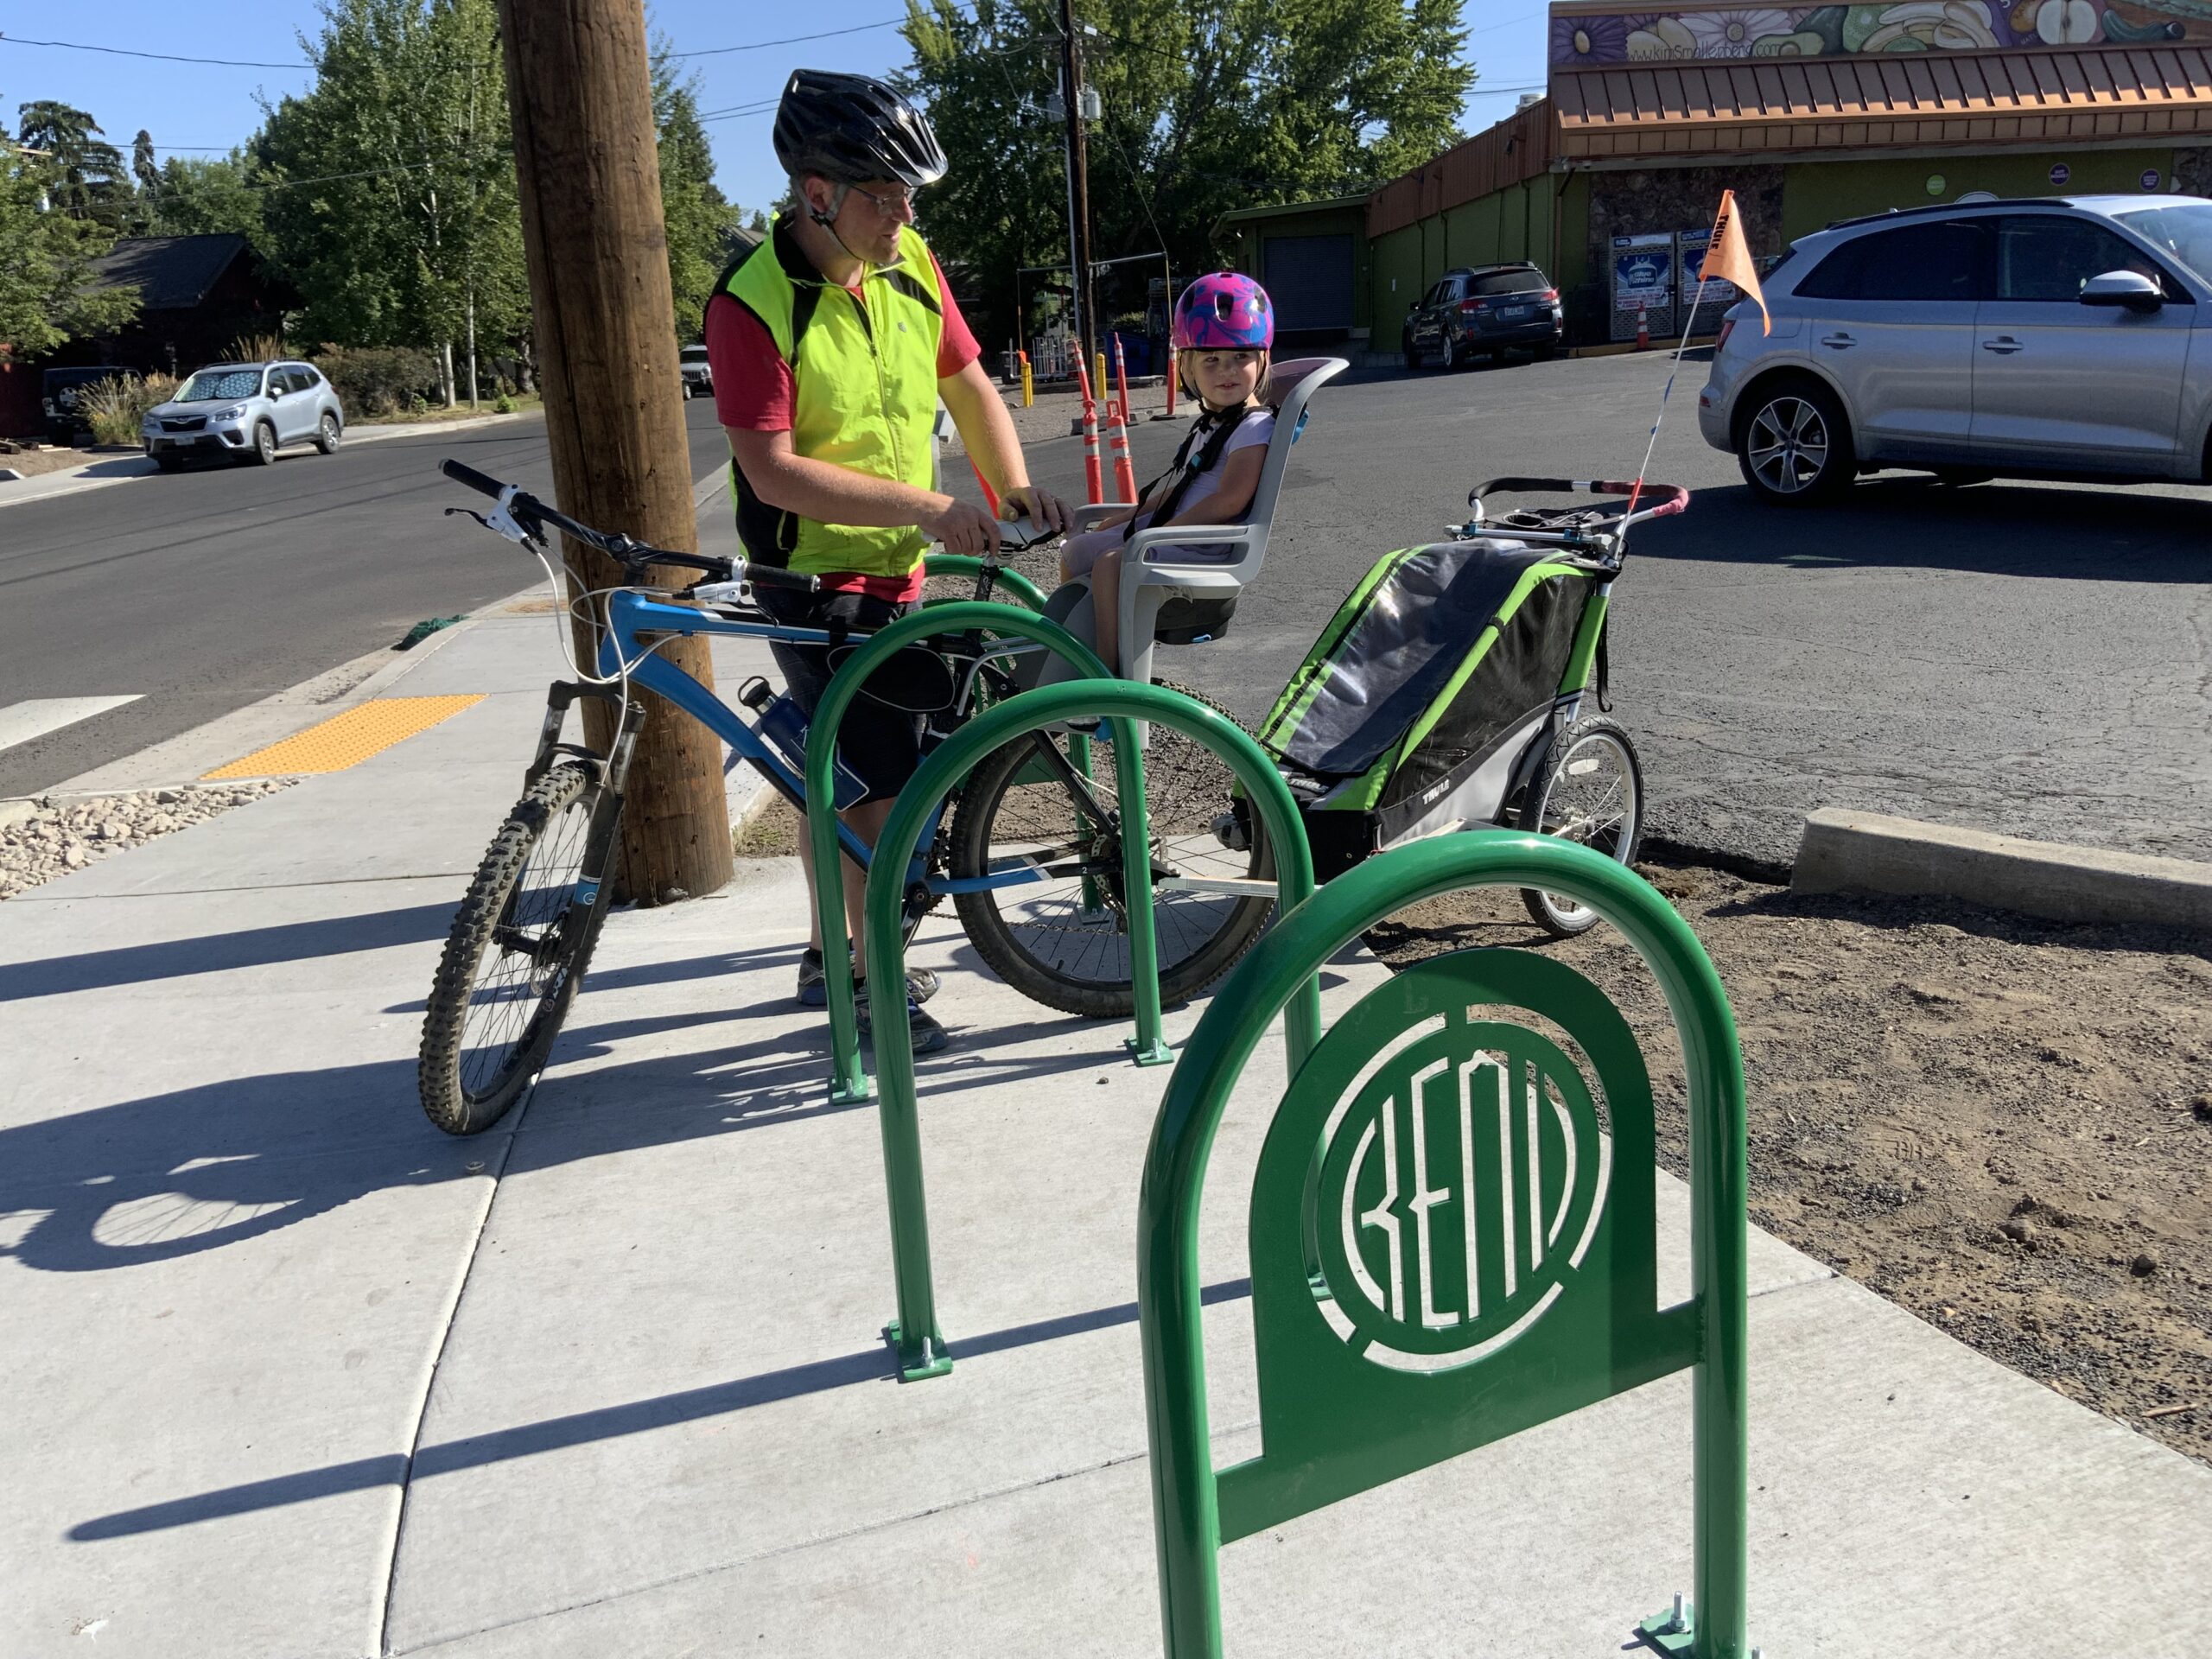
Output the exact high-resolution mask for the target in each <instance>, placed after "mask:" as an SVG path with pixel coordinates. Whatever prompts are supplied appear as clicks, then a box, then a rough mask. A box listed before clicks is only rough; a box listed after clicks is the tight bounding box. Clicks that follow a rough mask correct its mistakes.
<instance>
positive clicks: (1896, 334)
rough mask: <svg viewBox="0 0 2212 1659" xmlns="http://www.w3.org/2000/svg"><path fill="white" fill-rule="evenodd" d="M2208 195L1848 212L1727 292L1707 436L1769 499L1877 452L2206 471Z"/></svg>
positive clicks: (1943, 468) (1915, 461) (2042, 473)
mask: <svg viewBox="0 0 2212 1659" xmlns="http://www.w3.org/2000/svg"><path fill="white" fill-rule="evenodd" d="M2204 272H2212V201H2205V200H2201V199H2199V198H2196V197H2192V196H2153V195H2143V196H2067V197H2050V198H2037V199H2031V200H2014V201H2000V200H1995V199H1993V198H1990V199H1984V200H1978V201H1960V202H1955V203H1952V204H1950V205H1949V206H1948V207H1922V208H1915V209H1912V210H1910V211H1909V212H1904V213H1885V214H1882V215H1880V216H1879V217H1877V218H1872V219H1853V220H1851V221H1848V222H1847V223H1845V224H1841V225H1835V226H1830V227H1829V228H1828V229H1827V230H1825V231H1821V232H1818V233H1816V234H1815V235H1812V236H1808V237H1806V238H1803V239H1802V241H1800V242H1798V243H1797V244H1796V245H1794V246H1793V247H1792V248H1791V249H1790V250H1789V252H1787V253H1786V254H1784V255H1783V257H1782V261H1781V263H1780V264H1777V266H1776V267H1775V269H1774V271H1773V273H1772V274H1771V275H1770V277H1768V278H1767V279H1766V281H1765V283H1764V289H1765V292H1766V298H1767V305H1768V307H1769V308H1770V310H1771V311H1772V313H1773V315H1774V332H1773V333H1772V334H1766V335H1762V334H1761V333H1760V331H1759V326H1758V325H1759V313H1758V307H1757V306H1756V305H1753V304H1751V302H1749V301H1745V302H1743V303H1741V304H1739V305H1737V306H1735V307H1734V308H1732V309H1731V310H1730V311H1729V313H1728V315H1727V318H1726V321H1724V322H1723V324H1722V327H1721V332H1720V339H1719V345H1718V346H1717V347H1716V349H1715V350H1714V352H1713V372H1712V375H1711V377H1710V378H1708V379H1707V382H1706V386H1705V391H1704V392H1703V393H1702V394H1701V395H1700V397H1699V398H1698V424H1699V426H1700V428H1701V429H1702V430H1703V431H1704V433H1705V438H1706V442H1708V443H1710V444H1712V445H1713V448H1717V449H1730V450H1733V451H1734V452H1735V454H1736V457H1737V460H1738V463H1739V464H1740V465H1741V467H1742V468H1743V472H1744V480H1745V482H1746V483H1747V484H1749V485H1750V486H1751V488H1752V490H1753V491H1754V492H1756V493H1758V495H1760V496H1761V497H1763V498H1764V499H1766V500H1768V501H1771V502H1775V503H1778V504H1783V505H1802V504H1806V503H1809V502H1814V501H1819V500H1822V499H1831V498H1833V497H1834V495H1835V494H1836V493H1838V492H1839V491H1840V490H1842V489H1844V488H1845V487H1846V486H1848V485H1849V484H1850V483H1851V481H1852V480H1853V478H1854V477H1856V476H1857V475H1858V474H1860V473H1867V472H1874V471H1877V470H1878V469H1880V468H1882V467H1912V468H1917V469H1921V470H1924V471H1929V472H1933V473H1935V474H1936V475H1937V476H1939V477H1941V478H1944V479H1946V480H1951V481H1954V482H1958V483H1978V482H1980V481H1981V480H1985V479H1990V478H1996V477H1999V476H2003V477H2008V478H2052V479H2074V480H2099V481H2101V482H2106V483H2113V482H2127V483H2145V482H2150V481H2153V480H2181V481H2183V482H2187V483H2199V482H2205V481H2208V480H2212V453H2208V448H2207V442H2208V438H2212V282H2208V281H2207V279H2206V277H2205V276H2203V275H2202V274H2200V273H2204Z"/></svg>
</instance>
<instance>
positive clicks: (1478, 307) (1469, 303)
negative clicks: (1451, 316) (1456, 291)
mask: <svg viewBox="0 0 2212 1659" xmlns="http://www.w3.org/2000/svg"><path fill="white" fill-rule="evenodd" d="M1459 308H1460V309H1461V310H1462V311H1469V312H1472V311H1487V310H1489V309H1490V302H1489V301H1488V300H1462V301H1460V302H1459Z"/></svg>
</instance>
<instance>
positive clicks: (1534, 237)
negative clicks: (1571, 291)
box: [1368, 173, 1590, 352]
mask: <svg viewBox="0 0 2212 1659" xmlns="http://www.w3.org/2000/svg"><path fill="white" fill-rule="evenodd" d="M1562 186H1564V189H1562V188H1561V187H1562ZM1589 200H1590V184H1589V179H1588V177H1587V176H1586V175H1582V174H1579V173H1578V174H1573V175H1565V176H1562V175H1558V174H1545V175H1542V176H1541V177H1538V178H1535V179H1530V180H1529V181H1527V182H1525V183H1522V184H1510V185H1508V186H1506V188H1504V189H1503V190H1494V191H1492V192H1491V194H1489V195H1487V196H1479V197H1478V198H1476V199H1475V200H1472V201H1468V202H1462V203H1460V204H1459V206H1458V207H1452V208H1448V209H1446V211H1445V212H1443V213H1432V214H1430V215H1429V216H1428V217H1427V218H1426V219H1420V220H1417V221H1415V222H1414V224H1411V225H1408V226H1404V227H1403V228H1402V229H1400V230H1395V231H1392V232H1389V233H1388V234H1386V235H1383V236H1380V237H1377V238H1375V240H1374V242H1373V244H1372V247H1373V255H1372V258H1371V261H1370V266H1371V270H1372V272H1373V283H1374V287H1373V293H1372V296H1371V297H1370V322H1369V325H1368V326H1369V328H1370V334H1369V340H1368V343H1369V346H1370V348H1371V349H1373V350H1375V351H1378V352H1388V351H1393V350H1395V349H1396V346H1397V344H1398V332H1399V327H1400V325H1401V324H1402V323H1403V322H1404V321H1405V316H1406V310H1407V308H1408V306H1410V305H1412V303H1413V302H1414V301H1415V300H1417V299H1419V298H1420V297H1421V295H1422V294H1423V293H1424V292H1425V291H1426V290H1427V288H1428V285H1429V284H1430V283H1433V282H1434V281H1435V280H1436V279H1437V278H1438V277H1441V276H1442V275H1443V274H1444V273H1445V272H1446V271H1447V270H1451V269H1452V267H1453V266H1455V265H1494V264H1510V263H1511V262H1512V261H1515V260H1519V259H1529V260H1533V261H1535V263H1536V264H1539V265H1541V266H1542V267H1543V268H1544V272H1545V274H1546V275H1547V276H1548V277H1550V278H1551V279H1552V281H1553V282H1554V283H1558V284H1559V285H1560V287H1561V288H1571V287H1573V286H1575V285H1577V284H1579V283H1583V282H1585V281H1586V280H1587V277H1586V267H1587V265H1588V258H1587V256H1586V251H1585V250H1584V248H1583V236H1582V231H1581V226H1582V223H1583V221H1584V219H1586V217H1587V215H1588V213H1589ZM1555 228H1556V230H1557V231H1558V232H1559V234H1558V235H1557V236H1556V238H1555V237H1554V229H1555Z"/></svg>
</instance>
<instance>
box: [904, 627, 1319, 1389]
mask: <svg viewBox="0 0 2212 1659" xmlns="http://www.w3.org/2000/svg"><path fill="white" fill-rule="evenodd" d="M950 608H951V607H947V609H946V610H945V611H944V612H939V613H935V614H938V615H947V614H950ZM886 632H888V630H887V631H886ZM883 637H884V635H878V636H877V638H879V639H880V638H883ZM1096 716H1103V717H1106V718H1108V719H1111V720H1112V721H1114V723H1115V730H1116V734H1117V735H1116V741H1115V743H1114V762H1115V776H1116V784H1117V785H1118V788H1119V791H1120V801H1121V811H1122V854H1123V859H1122V881H1123V883H1124V886H1125V887H1126V889H1127V897H1126V899H1125V903H1126V905H1127V907H1128V917H1129V957H1130V963H1129V965H1130V973H1131V975H1132V976H1133V977H1134V978H1135V981H1136V982H1137V983H1138V985H1139V986H1140V987H1141V986H1144V985H1145V984H1146V983H1147V980H1149V982H1150V983H1151V989H1152V996H1153V1001H1154V1007H1157V1006H1158V1001H1159V983H1158V981H1159V975H1158V971H1157V969H1158V954H1157V951H1158V947H1157V943H1156V941H1155V940H1154V937H1153V920H1152V852H1151V836H1150V835H1149V833H1148V830H1147V823H1146V813H1145V802H1144V775H1143V770H1142V765H1141V760H1140V757H1139V756H1138V753H1137V751H1136V747H1135V744H1134V743H1132V742H1131V741H1129V737H1128V732H1129V724H1130V722H1131V721H1137V720H1142V721H1148V722H1150V723H1151V724H1153V725H1155V726H1165V727H1167V728H1170V729H1171V730H1173V731H1178V732H1181V733H1183V734H1185V735H1186V736H1188V737H1191V738H1193V739H1195V740H1196V741H1198V742H1201V743H1204V744H1205V745H1206V746H1207V747H1209V748H1211V749H1212V750H1213V751H1214V753H1217V754H1218V755H1220V756H1221V757H1222V759H1223V760H1226V761H1227V762H1228V763H1229V765H1230V768H1231V770H1233V771H1234V772H1236V777H1237V779H1238V780H1239V781H1240V782H1241V783H1243V785H1244V787H1245V789H1246V790H1247V791H1249V792H1250V795H1251V797H1252V800H1253V804H1254V805H1255V806H1256V807H1257V808H1258V810H1259V813H1260V821H1261V823H1262V824H1263V825H1265V827H1266V829H1267V833H1268V842H1269V845H1271V846H1272V847H1273V848H1274V859H1275V880H1276V883H1277V892H1278V893H1279V894H1280V898H1279V900H1278V902H1279V903H1280V904H1281V906H1282V907H1283V908H1284V909H1285V910H1288V909H1290V908H1291V907H1292V906H1296V905H1299V904H1300V903H1302V902H1303V901H1304V900H1305V899H1307V898H1308V897H1310V896H1311V895H1312V893H1313V857H1312V855H1310V854H1309V853H1308V852H1307V851H1306V831H1305V828H1304V826H1303V825H1302V824H1300V822H1299V817H1298V807H1297V804H1296V802H1295V801H1294V800H1293V799H1292V798H1291V793H1290V791H1289V789H1288V788H1287V786H1286V785H1284V783H1283V781H1282V778H1281V774H1280V773H1279V772H1276V771H1275V768H1274V762H1273V761H1272V760H1268V756H1267V753H1266V752H1265V751H1264V750H1262V748H1261V747H1260V746H1259V745H1258V744H1257V743H1255V742H1254V741H1253V740H1252V738H1251V735H1250V734H1249V733H1247V732H1245V731H1244V730H1243V728H1241V727H1239V726H1237V725H1236V723H1235V722H1234V721H1229V720H1226V719H1224V718H1223V717H1222V716H1221V715H1217V714H1216V713H1215V712H1214V711H1213V710H1212V709H1208V708H1205V707H1204V706H1203V705H1201V704H1199V703H1196V702H1192V701H1191V699H1190V698H1188V697H1186V696H1183V695H1182V694H1181V693H1180V692H1177V691H1171V690H1167V689H1166V687H1164V686H1156V685H1137V684H1134V683H1131V682H1129V681H1127V680H1109V681H1106V682H1104V683H1101V682H1098V681H1095V680H1094V681H1081V680H1077V681H1069V682H1066V683H1063V684H1059V685H1053V686H1046V687H1044V688H1043V689H1041V690H1035V691H1027V692H1024V693H1023V694H1022V695H1021V696H1018V697H1014V698H1012V699H1010V700H1009V701H1007V702H1003V703H1001V704H1000V705H999V706H998V707H997V708H996V709H992V710H991V711H990V712H989V713H988V714H986V715H980V716H978V717H977V718H976V720H974V721H970V722H969V724H967V725H966V726H963V728H961V729H960V730H959V731H958V732H957V733H955V734H953V735H952V736H951V737H950V738H949V739H948V740H946V741H945V742H944V745H943V746H942V747H939V748H938V751H937V753H934V754H932V755H931V756H930V758H929V759H928V760H926V761H925V762H924V763H923V765H922V768H921V770H920V771H919V772H916V773H915V774H914V775H913V777H912V779H910V780H908V782H907V785H906V788H904V789H903V790H901V791H899V803H898V804H897V805H896V806H895V807H893V809H892V813H891V822H890V823H888V824H887V825H886V826H885V827H884V831H883V839H882V840H881V842H879V843H878V846H877V855H876V857H875V859H874V861H873V862H872V863H871V864H870V866H869V868H868V977H869V978H870V979H873V980H874V982H876V983H877V984H879V985H896V984H899V983H900V982H902V981H903V980H904V979H905V977H906V937H905V934H904V933H903V931H901V930H900V928H899V904H900V901H901V899H903V897H904V894H903V893H902V892H901V881H902V876H901V874H900V873H901V872H903V871H904V870H905V868H906V862H907V860H908V858H909V857H910V856H911V855H912V851H913V849H914V847H915V844H916V843H917V842H918V841H919V840H920V838H921V834H922V828H923V826H924V825H925V823H927V822H928V821H929V815H930V813H931V811H932V810H935V808H936V806H937V804H938V802H939V801H941V800H943V799H944V797H945V796H946V795H948V794H950V792H951V791H952V787H953V785H955V784H957V783H958V782H959V781H960V779H963V778H964V777H966V776H967V775H968V773H969V771H971V770H972V769H973V768H974V767H975V766H976V762H977V761H979V760H982V758H983V757H984V756H985V755H987V754H988V753H991V752H992V751H993V750H995V749H997V748H999V747H1001V746H1002V745H1005V744H1007V743H1010V742H1012V741H1014V739H1016V738H1018V737H1020V735H1021V734H1023V733H1025V732H1032V731H1035V730H1036V729H1037V728H1039V727H1040V726H1052V725H1056V724H1058V722H1060V721H1065V720H1074V719H1088V718H1092V717H1096ZM1318 974H1319V963H1315V964H1314V966H1313V969H1310V970H1309V971H1308V972H1307V973H1306V976H1305V979H1304V982H1303V983H1302V984H1300V985H1293V986H1288V987H1287V988H1285V989H1284V992H1283V995H1282V996H1281V1000H1280V1001H1277V1002H1276V1003H1275V1004H1274V1007H1287V1014H1286V1015H1285V1019H1284V1034H1285V1040H1286V1042H1287V1044H1288V1046H1289V1049H1290V1053H1291V1057H1292V1060H1293V1063H1294V1064H1295V1063H1296V1062H1297V1061H1298V1060H1300V1059H1302V1058H1304V1057H1305V1056H1306V1054H1307V1053H1308V1052H1311V1051H1312V1049H1313V1046H1314V1044H1315V1043H1316V1042H1317V1041H1319V1038H1320V1032H1321V989H1320V982H1319V979H1318V978H1317V977H1316V976H1317V975H1318ZM1140 1006H1141V1005H1140ZM1273 1017H1274V1012H1273V1008H1270V1010H1269V1014H1268V1018H1269V1019H1272V1018H1273ZM1261 1024H1262V1027H1264V1026H1265V1025H1266V1024H1267V1021H1266V1020H1262V1021H1261ZM1204 1028H1205V1026H1204V1022H1203V1021H1202V1022H1201V1024H1200V1029H1201V1030H1203V1029H1204ZM1138 1030H1139V1040H1140V1043H1141V1040H1142V1033H1143V1026H1142V1024H1141V1022H1140V1025H1139V1027H1138ZM875 1058H876V1065H877V1067H878V1069H879V1071H880V1072H881V1081H882V1085H883V1097H882V1100H881V1103H880V1105H879V1106H878V1108H877V1109H878V1112H879V1113H880V1122H881V1124H882V1128H883V1173H884V1183H885V1185H886V1186H887V1189H888V1190H889V1193H890V1202H891V1255H892V1266H893V1274H894V1277H895V1279H896V1281H897V1287H898V1299H899V1317H898V1319H896V1321H894V1322H893V1324H891V1325H887V1326H886V1327H885V1329H884V1335H885V1336H886V1337H887V1338H890V1340H891V1343H892V1345H893V1347H894V1348H895V1349H896V1350H897V1351H898V1355H899V1376H901V1377H902V1378H904V1379H905V1380H906V1381H907V1382H910V1383H911V1382H918V1381H919V1380H920V1379H921V1378H923V1377H925V1376H943V1375H944V1373H945V1372H946V1371H949V1370H951V1369H952V1359H951V1357H950V1354H949V1353H947V1351H946V1350H945V1342H944V1333H943V1332H940V1331H939V1330H938V1325H937V1292H936V1288H935V1285H934V1282H933V1281H932V1278H931V1272H930V1230H929V1211H928V1203H927V1199H926V1198H925V1194H924V1191H923V1183H922V1136H921V1122H920V1118H919V1116H918V1112H917V1109H916V1102H915V1094H914V1044H913V1033H912V1032H911V1031H909V1030H908V1029H907V1027H906V1021H905V1020H885V1021H883V1022H882V1023H881V1024H880V1025H879V1026H878V1027H876V1043H875ZM1177 1073H1178V1075H1180V1073H1181V1068H1180V1067H1178V1068H1177Z"/></svg>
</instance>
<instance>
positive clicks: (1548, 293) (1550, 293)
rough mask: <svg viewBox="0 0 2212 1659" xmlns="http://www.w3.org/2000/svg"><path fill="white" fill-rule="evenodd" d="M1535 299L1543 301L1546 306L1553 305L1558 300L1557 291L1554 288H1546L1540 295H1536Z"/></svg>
mask: <svg viewBox="0 0 2212 1659" xmlns="http://www.w3.org/2000/svg"><path fill="white" fill-rule="evenodd" d="M1536 297H1537V298H1538V299H1540V300H1542V301H1544V302H1546V303H1547V304H1555V303H1556V302H1558V300H1559V289H1555V288H1548V289H1545V290H1544V291H1543V292H1542V293H1541V294H1539V295H1537V296H1536Z"/></svg>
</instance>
